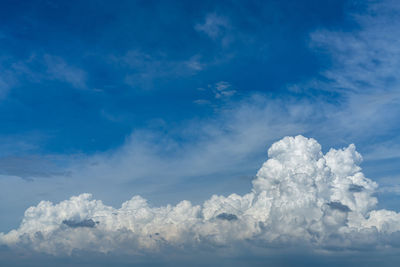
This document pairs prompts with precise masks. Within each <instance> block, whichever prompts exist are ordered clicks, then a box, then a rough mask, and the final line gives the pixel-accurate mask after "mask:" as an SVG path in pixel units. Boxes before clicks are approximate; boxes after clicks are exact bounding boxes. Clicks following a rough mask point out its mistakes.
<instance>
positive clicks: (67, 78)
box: [44, 54, 86, 88]
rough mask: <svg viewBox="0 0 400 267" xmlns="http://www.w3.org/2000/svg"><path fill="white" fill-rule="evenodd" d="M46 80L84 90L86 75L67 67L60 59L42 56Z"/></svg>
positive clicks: (74, 68)
mask: <svg viewBox="0 0 400 267" xmlns="http://www.w3.org/2000/svg"><path fill="white" fill-rule="evenodd" d="M44 62H45V65H46V67H47V73H48V75H49V77H48V78H50V79H54V80H59V81H63V82H67V83H69V84H71V85H72V86H74V87H76V88H86V73H85V72H84V71H83V70H82V69H79V68H76V67H73V66H71V65H68V64H67V63H66V62H65V61H64V60H63V59H62V58H61V57H57V56H52V55H48V54H46V55H44Z"/></svg>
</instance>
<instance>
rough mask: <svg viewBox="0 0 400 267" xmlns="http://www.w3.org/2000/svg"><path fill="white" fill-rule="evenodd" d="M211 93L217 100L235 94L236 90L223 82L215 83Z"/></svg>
mask: <svg viewBox="0 0 400 267" xmlns="http://www.w3.org/2000/svg"><path fill="white" fill-rule="evenodd" d="M213 91H214V94H215V98H217V99H218V98H226V97H231V96H233V95H234V94H235V93H236V90H233V89H232V85H231V84H230V83H228V82H225V81H220V82H217V83H216V84H215V85H214V86H213Z"/></svg>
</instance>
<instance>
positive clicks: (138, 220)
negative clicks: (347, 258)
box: [0, 136, 400, 255]
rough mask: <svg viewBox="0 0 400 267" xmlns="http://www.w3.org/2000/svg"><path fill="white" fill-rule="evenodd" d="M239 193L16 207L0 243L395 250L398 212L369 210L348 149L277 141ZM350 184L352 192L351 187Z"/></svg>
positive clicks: (84, 198) (370, 190) (67, 248)
mask: <svg viewBox="0 0 400 267" xmlns="http://www.w3.org/2000/svg"><path fill="white" fill-rule="evenodd" d="M268 156H269V159H268V160H267V161H266V162H265V163H264V164H263V166H262V167H261V168H260V170H259V171H258V173H257V177H256V178H255V179H254V180H253V188H252V190H251V192H250V193H248V194H245V195H242V196H241V195H237V194H231V195H230V196H228V197H224V196H218V195H214V196H212V197H211V198H210V199H209V200H207V201H205V202H204V203H203V204H202V205H192V204H191V203H190V202H189V201H182V202H180V203H178V204H177V205H176V206H171V205H167V206H162V207H152V206H150V205H149V204H148V203H147V201H146V200H145V199H143V198H142V197H140V196H134V197H133V198H132V199H131V200H129V201H126V202H124V203H123V204H122V206H121V208H119V209H116V208H113V207H111V206H107V205H104V204H103V203H102V201H100V200H94V199H92V197H91V195H90V194H81V195H79V196H73V197H71V198H70V199H69V200H65V201H62V202H60V203H58V204H53V203H51V202H48V201H42V202H40V203H39V204H38V205H37V206H34V207H30V208H29V209H27V210H26V212H25V215H24V218H23V220H22V223H21V225H20V227H19V228H18V229H15V230H12V231H10V232H9V233H5V234H4V233H1V235H0V242H1V243H2V244H3V245H7V246H9V247H11V248H16V249H29V250H30V249H32V250H36V251H39V252H46V253H50V254H56V255H57V254H71V253H72V252H73V251H74V250H78V251H79V250H85V251H86V250H87V251H97V252H102V253H108V252H115V251H118V252H119V253H120V252H121V251H123V252H124V253H128V254H132V253H133V254H137V253H141V252H146V251H147V252H148V251H153V252H156V251H159V250H160V249H163V248H165V247H175V248H176V249H181V248H182V246H185V247H188V248H189V247H191V248H193V247H194V248H196V247H197V248H204V247H213V248H218V247H230V246H235V244H240V243H243V242H246V243H248V242H250V243H251V244H256V245H257V246H261V247H263V246H264V247H265V246H266V247H269V246H285V247H287V246H292V245H296V244H298V243H301V244H303V245H304V246H309V247H310V248H311V249H314V250H332V249H333V250H337V249H341V250H343V249H344V250H358V249H377V248H384V247H397V246H398V245H399V244H398V242H397V239H398V238H397V237H398V234H400V214H399V213H396V212H393V211H389V210H376V209H374V207H375V205H376V204H377V199H376V198H375V197H374V196H373V194H374V192H375V190H376V189H377V184H376V183H375V182H373V181H372V180H370V179H368V178H366V177H365V176H364V174H363V173H362V172H361V168H360V167H359V164H360V162H361V160H362V157H361V155H360V154H359V153H358V152H357V151H356V150H355V146H354V145H349V146H348V147H346V148H343V149H339V150H336V149H331V150H329V152H327V153H326V154H323V153H322V152H321V146H320V145H319V144H318V142H317V141H316V140H314V139H308V138H305V137H303V136H296V137H285V138H283V139H282V140H280V141H278V142H276V143H274V144H273V145H272V146H271V148H270V149H269V150H268ZM354 188H356V189H357V190H354Z"/></svg>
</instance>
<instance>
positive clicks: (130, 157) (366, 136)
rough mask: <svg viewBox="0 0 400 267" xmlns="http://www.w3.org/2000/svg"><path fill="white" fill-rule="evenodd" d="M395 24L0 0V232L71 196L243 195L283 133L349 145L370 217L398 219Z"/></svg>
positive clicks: (389, 15)
mask: <svg viewBox="0 0 400 267" xmlns="http://www.w3.org/2000/svg"><path fill="white" fill-rule="evenodd" d="M399 12H400V7H399V5H398V3H396V2H395V1H312V0H302V1H294V0H293V1H44V0H43V1H18V2H15V1H7V0H2V1H1V8H0V51H1V53H0V125H1V127H0V184H1V185H0V200H1V201H0V203H1V204H0V214H3V215H4V214H7V215H4V217H3V215H2V219H1V220H0V232H8V231H10V230H11V229H15V228H17V227H18V225H19V223H20V222H21V219H22V218H23V216H24V211H25V210H26V209H27V208H28V207H30V206H34V205H37V204H38V203H39V202H40V201H41V200H48V201H53V202H55V203H56V202H59V201H62V200H65V199H68V198H69V197H70V196H72V195H79V194H81V193H85V192H89V193H92V194H93V196H94V197H95V198H96V199H101V200H102V201H103V202H104V203H105V204H107V205H112V206H114V207H118V206H120V205H121V203H122V202H124V201H126V200H128V199H130V198H131V197H132V196H134V195H141V196H143V197H144V198H146V199H148V201H149V202H150V203H151V204H152V205H166V204H169V203H170V204H173V205H175V204H177V203H178V202H179V201H181V200H183V199H187V200H189V201H191V202H193V203H195V204H199V203H202V202H203V201H205V200H206V199H209V198H210V197H211V195H213V194H219V195H225V196H227V195H229V194H231V193H234V192H235V193H237V194H245V193H246V192H249V190H251V181H252V180H253V179H254V177H255V175H256V173H257V170H258V169H259V168H260V167H261V165H262V163H263V162H264V161H265V160H266V159H267V156H268V155H267V150H268V148H269V147H270V146H271V144H273V143H274V142H276V141H278V140H280V139H282V138H283V137H285V136H295V135H299V134H301V135H304V136H306V137H310V138H315V139H316V140H318V142H319V143H320V144H321V146H322V151H323V153H326V152H328V151H329V149H330V148H331V147H332V148H336V149H339V148H342V147H347V146H348V145H349V144H352V143H354V144H355V145H356V147H357V151H359V152H360V153H361V154H362V155H363V158H364V161H363V163H362V164H361V167H362V169H363V173H364V174H365V176H366V177H368V178H370V179H372V180H374V181H376V182H378V183H379V185H380V187H379V189H377V191H376V193H375V195H376V196H378V198H379V203H378V204H377V207H379V208H385V209H390V210H394V211H400V210H399V208H398V207H399V195H400V180H399V179H400V176H399V172H400V168H399V167H398V166H400V164H399V163H400V153H399V151H400V139H399V137H398V136H399V132H400V126H399V125H400V124H399V118H400V117H399V116H400V108H399V107H400V105H399V104H400V103H399V102H400V93H399V92H400V89H399V88H400V81H399V78H398V69H399V67H400V66H399V65H400V63H399V62H400V52H399V50H398V47H399V45H400V39H399V38H398V36H400V35H399V34H400V32H399V30H398V29H400V27H399V26H400V20H399V19H400V17H399V15H400V13H399ZM0 253H2V252H0ZM282 264H283V263H282Z"/></svg>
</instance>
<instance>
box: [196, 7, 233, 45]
mask: <svg viewBox="0 0 400 267" xmlns="http://www.w3.org/2000/svg"><path fill="white" fill-rule="evenodd" d="M194 28H195V30H196V31H198V32H203V33H205V34H206V35H207V36H208V37H209V38H211V39H213V40H218V41H220V42H221V44H222V45H223V46H227V45H228V44H229V43H231V42H232V40H233V35H232V34H231V29H232V25H231V23H230V21H229V19H228V18H227V17H225V16H221V15H218V14H216V13H209V14H207V15H206V17H205V19H204V22H203V23H198V24H196V25H195V26H194Z"/></svg>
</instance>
